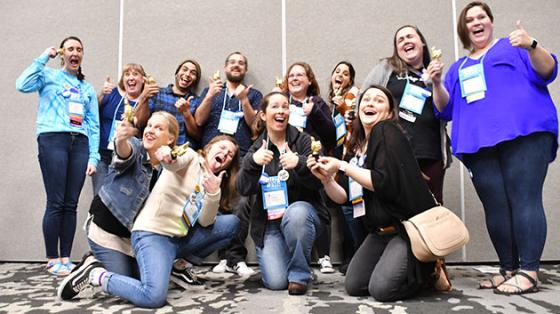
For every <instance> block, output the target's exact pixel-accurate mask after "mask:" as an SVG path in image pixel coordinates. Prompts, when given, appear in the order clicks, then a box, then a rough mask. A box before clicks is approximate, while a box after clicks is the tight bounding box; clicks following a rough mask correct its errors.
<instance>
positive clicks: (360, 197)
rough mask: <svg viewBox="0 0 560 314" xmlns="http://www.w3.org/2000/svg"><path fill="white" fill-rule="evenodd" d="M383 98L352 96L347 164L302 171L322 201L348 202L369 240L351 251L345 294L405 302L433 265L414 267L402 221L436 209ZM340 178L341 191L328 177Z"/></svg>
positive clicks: (373, 89) (373, 91) (325, 160)
mask: <svg viewBox="0 0 560 314" xmlns="http://www.w3.org/2000/svg"><path fill="white" fill-rule="evenodd" d="M396 110H397V109H396V108H395V104H394V101H393V97H392V96H391V93H390V92H389V91H388V90H387V89H386V88H384V87H382V86H378V85H373V86H370V87H369V88H367V89H366V90H365V91H364V93H363V94H362V95H361V96H360V99H359V102H358V114H357V115H356V120H355V121H354V122H353V126H352V138H351V140H350V143H349V146H348V152H347V156H348V157H347V158H348V159H347V160H349V162H348V161H341V160H338V159H336V158H332V157H321V158H319V160H318V161H317V162H315V161H314V160H312V159H311V158H310V159H309V160H308V166H309V168H310V169H312V172H313V173H314V174H315V175H316V176H317V177H318V178H320V179H321V181H322V182H323V184H324V186H325V191H326V193H327V195H329V197H331V198H332V199H333V200H334V201H336V202H338V203H344V202H345V201H346V200H349V201H350V202H351V203H352V206H353V208H354V217H361V219H362V221H363V222H364V224H365V226H366V228H367V230H368V232H369V234H368V235H367V237H366V238H365V240H364V241H363V243H362V245H361V246H360V248H359V249H358V250H357V251H356V253H355V255H354V257H353V258H352V261H351V262H350V265H349V267H348V272H347V274H346V283H345V284H346V291H347V292H348V294H350V295H356V296H361V295H371V296H373V297H374V298H375V299H376V300H378V301H395V300H400V299H404V298H407V297H410V296H412V295H414V294H415V293H417V292H418V291H419V290H420V289H421V288H422V287H423V286H425V284H426V283H429V280H430V277H431V273H432V271H433V270H434V263H421V262H419V261H418V260H416V258H415V257H414V255H412V252H411V251H410V240H409V239H408V236H407V235H406V232H405V231H404V228H403V226H402V224H401V223H400V221H401V220H403V219H408V218H410V217H412V216H414V215H416V214H418V213H420V212H423V211H425V210H427V209H429V208H431V207H433V206H435V205H436V202H435V200H434V197H433V195H432V194H431V193H430V191H429V189H428V185H427V184H426V181H425V180H424V178H423V177H422V173H421V172H420V168H419V167H418V163H417V162H416V159H415V157H414V153H413V151H412V148H411V146H410V143H409V142H408V139H407V137H406V136H405V134H404V133H403V131H402V129H401V127H399V126H398V124H397V123H396V119H397V113H396ZM338 171H340V172H342V173H344V176H341V177H342V178H341V179H342V180H339V182H341V183H342V185H343V186H345V188H342V186H341V185H339V184H338V183H337V182H335V181H334V179H333V177H334V174H335V173H336V172H338Z"/></svg>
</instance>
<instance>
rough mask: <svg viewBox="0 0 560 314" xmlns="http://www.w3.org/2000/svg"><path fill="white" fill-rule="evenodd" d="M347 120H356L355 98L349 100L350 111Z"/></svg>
mask: <svg viewBox="0 0 560 314" xmlns="http://www.w3.org/2000/svg"><path fill="white" fill-rule="evenodd" d="M348 119H350V120H354V119H356V98H354V99H352V100H351V105H350V110H349V111H348Z"/></svg>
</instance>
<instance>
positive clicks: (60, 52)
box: [56, 48, 64, 56]
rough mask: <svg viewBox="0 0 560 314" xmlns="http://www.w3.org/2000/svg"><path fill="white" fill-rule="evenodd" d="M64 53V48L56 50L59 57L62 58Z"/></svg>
mask: <svg viewBox="0 0 560 314" xmlns="http://www.w3.org/2000/svg"><path fill="white" fill-rule="evenodd" d="M63 53H64V48H58V49H56V54H57V55H59V56H62V54H63Z"/></svg>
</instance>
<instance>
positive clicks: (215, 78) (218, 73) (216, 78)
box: [212, 70, 220, 81]
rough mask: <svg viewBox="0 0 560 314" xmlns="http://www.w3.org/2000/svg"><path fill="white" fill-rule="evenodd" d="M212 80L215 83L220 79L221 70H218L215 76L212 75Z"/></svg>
mask: <svg viewBox="0 0 560 314" xmlns="http://www.w3.org/2000/svg"><path fill="white" fill-rule="evenodd" d="M212 79H213V80H214V81H217V80H219V79H220V70H217V71H216V72H214V75H212Z"/></svg>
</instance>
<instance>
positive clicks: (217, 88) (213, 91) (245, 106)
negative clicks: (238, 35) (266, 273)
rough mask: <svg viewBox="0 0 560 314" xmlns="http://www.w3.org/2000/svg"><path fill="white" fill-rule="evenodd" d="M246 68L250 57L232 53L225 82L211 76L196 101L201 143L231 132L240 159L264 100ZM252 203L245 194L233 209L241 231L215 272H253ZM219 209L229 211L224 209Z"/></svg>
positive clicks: (227, 60) (227, 64) (204, 143)
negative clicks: (250, 252)
mask: <svg viewBox="0 0 560 314" xmlns="http://www.w3.org/2000/svg"><path fill="white" fill-rule="evenodd" d="M247 69H248V65H247V58H246V57H245V56H244V55H243V54H241V53H240V52H237V51H236V52H232V53H230V54H229V55H228V56H227V58H226V61H225V65H224V72H225V74H226V81H225V82H224V81H222V79H221V78H220V77H219V73H216V75H214V77H212V78H210V85H209V86H208V87H207V88H205V89H204V90H203V91H202V95H201V96H200V98H199V99H198V100H196V101H194V102H193V107H196V112H195V118H196V123H198V126H199V127H201V128H202V145H206V143H208V142H209V141H210V140H211V139H212V138H214V137H215V136H217V135H219V134H229V135H231V136H233V137H235V139H236V140H237V142H238V144H239V153H240V156H241V158H243V156H244V155H245V153H246V152H247V150H248V149H249V147H251V145H252V144H253V141H252V140H251V135H252V134H251V127H250V126H251V125H252V123H253V121H254V119H255V118H256V114H257V110H258V107H259V106H260V103H261V99H262V94H261V92H259V91H258V90H256V89H253V88H252V85H249V86H245V85H244V84H243V80H244V78H245V74H246V73H247ZM195 102H196V103H195ZM253 202H254V197H242V198H241V199H240V200H239V203H238V205H237V206H235V207H234V209H233V211H234V213H235V214H236V215H237V217H238V218H239V221H240V222H239V233H238V236H237V237H236V238H234V239H232V241H231V244H230V246H229V247H228V248H227V249H226V250H225V251H221V252H219V256H220V258H221V260H220V263H219V264H218V265H217V266H216V267H214V269H213V271H214V272H217V273H223V272H225V271H228V272H233V273H237V274H239V275H240V276H250V275H252V274H253V273H254V271H253V270H252V269H251V268H249V267H247V264H245V258H246V257H247V249H246V248H245V245H244V242H245V238H246V237H247V234H248V232H249V209H250V206H251V204H252V203H253ZM220 211H221V212H222V213H224V214H226V213H228V212H226V211H224V209H222V208H221V209H220Z"/></svg>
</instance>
